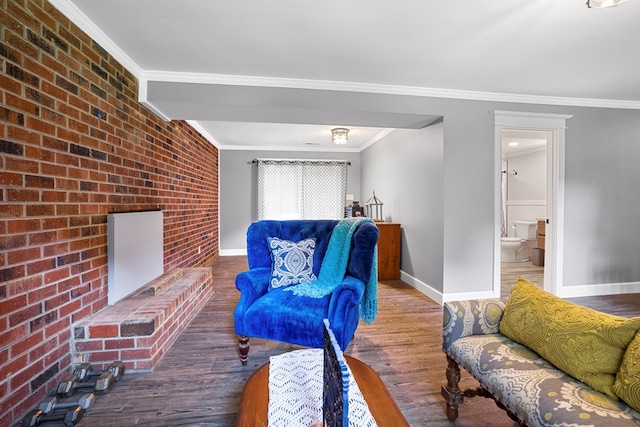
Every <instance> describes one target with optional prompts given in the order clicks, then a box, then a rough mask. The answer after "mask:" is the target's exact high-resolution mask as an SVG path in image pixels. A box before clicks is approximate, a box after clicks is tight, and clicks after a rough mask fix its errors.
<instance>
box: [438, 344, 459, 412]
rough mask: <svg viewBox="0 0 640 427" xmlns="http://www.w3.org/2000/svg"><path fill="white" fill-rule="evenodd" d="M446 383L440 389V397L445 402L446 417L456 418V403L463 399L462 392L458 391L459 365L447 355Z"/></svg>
mask: <svg viewBox="0 0 640 427" xmlns="http://www.w3.org/2000/svg"><path fill="white" fill-rule="evenodd" d="M447 363H448V365H447V385H446V386H443V387H442V389H441V394H442V397H444V400H445V401H446V402H447V418H449V419H450V420H451V421H453V420H455V419H456V418H458V405H460V404H462V402H463V401H464V394H463V393H462V391H460V387H459V386H458V383H459V382H460V367H459V366H458V364H457V363H456V361H455V360H453V359H452V358H450V357H449V355H447Z"/></svg>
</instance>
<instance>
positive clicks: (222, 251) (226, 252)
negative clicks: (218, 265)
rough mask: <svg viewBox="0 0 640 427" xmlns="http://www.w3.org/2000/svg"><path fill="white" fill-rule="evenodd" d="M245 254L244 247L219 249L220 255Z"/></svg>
mask: <svg viewBox="0 0 640 427" xmlns="http://www.w3.org/2000/svg"><path fill="white" fill-rule="evenodd" d="M239 255H247V250H246V249H220V256H239Z"/></svg>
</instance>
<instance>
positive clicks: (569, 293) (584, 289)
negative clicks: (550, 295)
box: [556, 282, 640, 298]
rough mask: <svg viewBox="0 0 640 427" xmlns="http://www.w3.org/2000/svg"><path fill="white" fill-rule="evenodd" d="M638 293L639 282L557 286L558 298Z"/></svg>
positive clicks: (639, 291) (639, 288) (639, 289)
mask: <svg viewBox="0 0 640 427" xmlns="http://www.w3.org/2000/svg"><path fill="white" fill-rule="evenodd" d="M634 293H640V282H626V283H603V284H593V285H575V286H566V285H565V286H558V287H557V288H556V294H557V295H558V296H559V297H560V298H577V297H593V296H598V295H620V294H634Z"/></svg>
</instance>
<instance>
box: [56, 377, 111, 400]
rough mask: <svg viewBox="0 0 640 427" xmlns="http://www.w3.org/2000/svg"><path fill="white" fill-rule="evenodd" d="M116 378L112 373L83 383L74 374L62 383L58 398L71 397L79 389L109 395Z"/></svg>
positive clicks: (58, 390)
mask: <svg viewBox="0 0 640 427" xmlns="http://www.w3.org/2000/svg"><path fill="white" fill-rule="evenodd" d="M114 383H115V378H114V377H113V374H112V373H111V372H104V373H102V374H100V376H99V377H98V378H96V379H95V380H94V381H85V382H81V381H80V380H79V379H78V377H77V376H76V375H74V374H69V375H67V376H66V377H64V378H63V379H62V381H60V384H58V387H57V389H56V395H57V396H58V397H71V396H73V395H74V394H75V392H76V390H78V389H89V388H90V389H93V392H94V393H95V394H107V393H109V392H110V391H111V389H112V388H113V384H114Z"/></svg>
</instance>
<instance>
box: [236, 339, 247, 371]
mask: <svg viewBox="0 0 640 427" xmlns="http://www.w3.org/2000/svg"><path fill="white" fill-rule="evenodd" d="M238 348H239V349H240V362H242V366H247V360H248V359H249V337H247V336H244V335H239V336H238Z"/></svg>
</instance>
